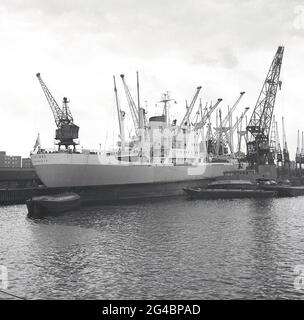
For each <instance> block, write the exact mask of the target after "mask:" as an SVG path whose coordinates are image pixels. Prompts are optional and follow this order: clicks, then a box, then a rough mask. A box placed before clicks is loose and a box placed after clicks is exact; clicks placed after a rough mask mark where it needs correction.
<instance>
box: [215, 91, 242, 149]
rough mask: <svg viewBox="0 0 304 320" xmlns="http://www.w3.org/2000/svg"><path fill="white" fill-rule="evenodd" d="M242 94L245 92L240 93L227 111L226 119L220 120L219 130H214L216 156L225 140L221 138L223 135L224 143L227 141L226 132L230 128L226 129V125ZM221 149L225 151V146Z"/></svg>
mask: <svg viewBox="0 0 304 320" xmlns="http://www.w3.org/2000/svg"><path fill="white" fill-rule="evenodd" d="M244 94H245V91H242V92H240V96H239V97H238V99H237V100H236V102H235V103H234V105H233V106H232V108H231V109H230V108H229V109H228V113H227V115H226V117H225V118H224V119H223V120H222V122H221V124H220V125H221V126H220V128H216V130H217V135H216V136H217V144H216V154H217V155H219V154H220V145H221V143H225V138H224V137H223V134H225V136H226V141H228V140H229V138H228V134H227V132H228V131H229V130H230V129H231V127H230V126H228V127H227V125H228V124H229V121H231V116H232V113H233V112H234V110H235V108H236V107H237V105H238V104H239V102H240V101H241V99H242V97H243V95H244ZM221 149H222V150H225V145H223V146H222V148H221Z"/></svg>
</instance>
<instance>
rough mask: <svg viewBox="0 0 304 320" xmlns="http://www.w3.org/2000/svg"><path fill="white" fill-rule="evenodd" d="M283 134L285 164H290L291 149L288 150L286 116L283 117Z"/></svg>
mask: <svg viewBox="0 0 304 320" xmlns="http://www.w3.org/2000/svg"><path fill="white" fill-rule="evenodd" d="M282 135H283V159H284V165H289V163H290V159H289V151H288V147H287V140H286V132H285V123H284V117H282Z"/></svg>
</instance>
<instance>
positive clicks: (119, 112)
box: [113, 76, 126, 151]
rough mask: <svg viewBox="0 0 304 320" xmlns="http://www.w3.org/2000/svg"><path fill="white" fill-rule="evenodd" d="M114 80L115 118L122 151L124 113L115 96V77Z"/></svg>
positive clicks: (123, 142) (123, 145)
mask: <svg viewBox="0 0 304 320" xmlns="http://www.w3.org/2000/svg"><path fill="white" fill-rule="evenodd" d="M113 80H114V93H115V102H116V109H117V116H118V124H119V137H120V141H121V150H122V151H124V149H125V128H124V119H125V115H126V113H125V112H124V111H123V110H121V108H120V104H119V100H118V94H117V87H116V80H115V76H113Z"/></svg>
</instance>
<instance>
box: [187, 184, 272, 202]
mask: <svg viewBox="0 0 304 320" xmlns="http://www.w3.org/2000/svg"><path fill="white" fill-rule="evenodd" d="M183 190H184V191H185V192H186V193H187V194H188V195H189V196H190V197H191V198H200V199H236V198H237V199H239V198H269V197H275V196H276V191H273V190H263V189H260V188H259V186H258V185H257V184H254V183H252V182H251V181H247V180H219V181H215V182H211V183H209V184H208V185H207V188H200V187H198V188H184V189H183Z"/></svg>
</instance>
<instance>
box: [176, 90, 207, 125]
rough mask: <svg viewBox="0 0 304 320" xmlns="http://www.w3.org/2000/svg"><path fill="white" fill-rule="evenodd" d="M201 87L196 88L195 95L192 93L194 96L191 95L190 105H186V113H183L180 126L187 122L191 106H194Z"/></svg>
mask: <svg viewBox="0 0 304 320" xmlns="http://www.w3.org/2000/svg"><path fill="white" fill-rule="evenodd" d="M201 89H202V87H201V86H200V87H197V88H196V92H195V95H194V97H193V99H192V101H191V103H190V105H189V106H188V107H187V111H186V113H185V115H184V117H183V120H182V121H181V123H180V126H184V125H187V124H189V118H190V115H191V113H192V110H193V107H194V105H195V102H196V100H197V97H198V95H199V93H200V91H201Z"/></svg>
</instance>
